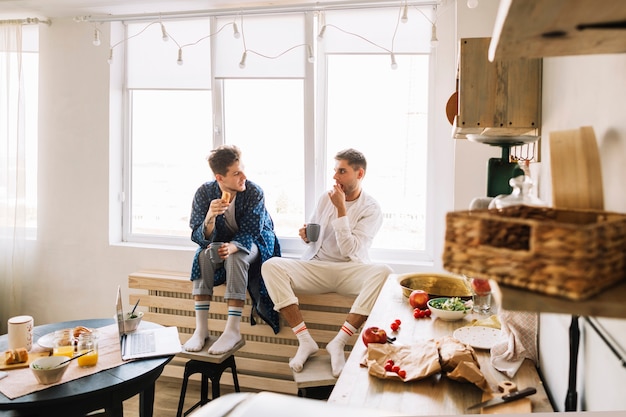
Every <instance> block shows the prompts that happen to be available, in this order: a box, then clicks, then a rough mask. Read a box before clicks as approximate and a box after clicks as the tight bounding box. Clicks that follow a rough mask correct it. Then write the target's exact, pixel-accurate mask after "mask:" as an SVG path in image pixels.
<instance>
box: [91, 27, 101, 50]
mask: <svg viewBox="0 0 626 417" xmlns="http://www.w3.org/2000/svg"><path fill="white" fill-rule="evenodd" d="M92 43H93V44H94V46H100V31H99V30H98V29H94V31H93V41H92Z"/></svg>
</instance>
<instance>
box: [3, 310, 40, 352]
mask: <svg viewBox="0 0 626 417" xmlns="http://www.w3.org/2000/svg"><path fill="white" fill-rule="evenodd" d="M7 327H8V332H7V333H8V336H9V349H17V348H26V350H28V351H30V350H31V349H32V348H33V328H34V327H35V320H34V319H33V318H32V317H31V316H16V317H11V318H10V319H9V320H8V321H7Z"/></svg>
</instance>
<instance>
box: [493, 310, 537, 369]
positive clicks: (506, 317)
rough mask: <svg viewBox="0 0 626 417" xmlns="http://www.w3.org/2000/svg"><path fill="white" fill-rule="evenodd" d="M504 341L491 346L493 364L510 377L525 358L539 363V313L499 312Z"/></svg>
mask: <svg viewBox="0 0 626 417" xmlns="http://www.w3.org/2000/svg"><path fill="white" fill-rule="evenodd" d="M498 316H499V319H500V324H501V330H502V336H503V339H502V342H498V343H496V344H495V345H493V347H492V348H491V364H492V365H493V366H494V368H496V369H497V370H498V371H500V372H502V373H504V374H505V375H507V376H508V377H509V378H513V377H514V376H515V374H516V373H517V371H518V369H519V367H520V366H521V365H522V363H523V362H524V359H530V360H532V361H533V362H534V363H535V365H536V364H537V323H538V316H537V313H531V312H520V311H507V310H504V309H500V312H499V314H498Z"/></svg>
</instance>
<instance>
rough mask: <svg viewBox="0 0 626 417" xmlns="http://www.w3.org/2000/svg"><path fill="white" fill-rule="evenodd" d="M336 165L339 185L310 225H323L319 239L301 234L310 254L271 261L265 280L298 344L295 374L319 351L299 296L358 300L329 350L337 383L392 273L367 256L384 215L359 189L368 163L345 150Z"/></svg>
mask: <svg viewBox="0 0 626 417" xmlns="http://www.w3.org/2000/svg"><path fill="white" fill-rule="evenodd" d="M335 161H336V162H335V175H334V177H333V178H334V180H335V185H334V186H333V188H332V190H330V191H328V193H326V194H324V195H322V196H321V198H320V199H319V201H318V204H317V207H316V209H315V212H314V213H313V215H312V217H311V219H310V223H318V224H320V225H321V230H320V234H319V238H318V239H317V240H316V241H315V242H311V241H309V239H308V238H307V235H306V225H305V226H303V227H302V228H301V229H300V230H299V234H300V237H301V238H302V240H303V241H304V242H305V243H306V244H307V245H308V248H307V249H306V251H305V253H304V254H303V256H302V259H299V260H298V259H286V258H278V257H274V258H271V259H268V260H267V261H266V262H265V263H263V265H262V270H261V274H262V275H263V279H264V281H265V285H266V287H267V291H268V293H269V295H270V297H271V299H272V301H273V302H274V309H275V310H276V311H279V312H280V313H281V314H282V315H283V317H284V318H285V320H286V321H287V323H289V326H291V328H292V330H293V332H294V333H295V334H296V336H297V338H298V343H299V347H298V351H297V352H296V355H295V357H294V358H293V359H292V360H291V361H290V362H289V366H290V367H291V369H293V370H294V371H295V372H300V371H302V368H303V366H304V363H305V362H306V360H307V359H308V358H309V356H311V355H313V354H314V353H316V352H317V351H318V349H319V346H318V345H317V343H316V342H315V341H314V340H313V338H312V337H311V335H310V333H309V331H308V330H307V328H306V324H305V323H304V320H303V318H302V314H301V312H300V308H299V307H298V298H297V297H296V295H295V292H299V293H309V294H322V293H327V292H336V293H339V294H345V295H354V296H356V299H355V301H354V304H353V305H352V308H351V309H350V312H349V313H348V316H347V317H346V321H345V323H344V325H343V326H342V328H341V330H340V331H339V333H338V334H337V336H335V338H334V339H333V340H331V341H330V342H329V343H328V345H327V346H326V350H327V351H328V353H329V354H330V357H331V366H332V373H333V375H334V376H335V377H337V376H339V374H340V373H341V371H342V369H343V367H344V365H345V353H344V347H345V345H346V343H347V342H348V340H349V339H350V337H351V336H352V335H353V334H354V333H356V332H357V330H358V329H359V327H361V325H362V324H363V323H364V322H365V320H366V319H367V317H368V316H369V313H370V311H371V310H372V307H373V306H374V302H375V301H376V298H377V297H378V294H379V292H380V290H381V288H382V286H383V284H384V283H385V280H386V279H387V277H388V276H389V274H390V273H391V272H392V271H391V269H390V268H389V267H388V266H387V265H377V264H372V263H370V260H369V254H368V251H369V248H370V247H371V245H372V241H373V240H374V236H375V235H376V233H377V232H378V230H379V229H380V227H381V225H382V222H383V215H382V211H381V209H380V206H379V204H378V202H377V201H376V200H375V199H374V198H373V197H371V196H370V195H368V194H367V193H365V192H364V191H363V189H362V187H361V183H362V181H363V178H364V177H365V171H366V169H367V161H366V159H365V157H364V156H363V154H362V153H361V152H359V151H357V150H355V149H346V150H343V151H340V152H339V153H337V155H336V156H335Z"/></svg>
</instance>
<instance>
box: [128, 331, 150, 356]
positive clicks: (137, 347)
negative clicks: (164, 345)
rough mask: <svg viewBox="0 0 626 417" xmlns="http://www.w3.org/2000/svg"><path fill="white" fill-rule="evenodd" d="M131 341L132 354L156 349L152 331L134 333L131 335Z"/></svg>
mask: <svg viewBox="0 0 626 417" xmlns="http://www.w3.org/2000/svg"><path fill="white" fill-rule="evenodd" d="M132 338H133V343H132V347H131V354H132V355H140V354H142V353H148V352H154V351H155V349H156V341H155V337H154V333H135V334H133V335H132Z"/></svg>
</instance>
